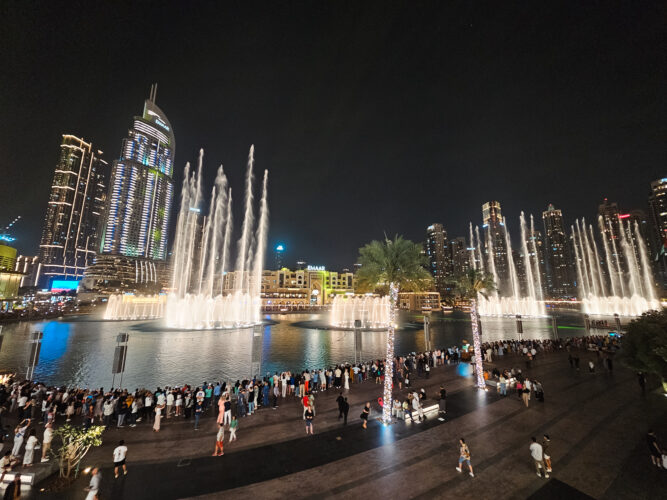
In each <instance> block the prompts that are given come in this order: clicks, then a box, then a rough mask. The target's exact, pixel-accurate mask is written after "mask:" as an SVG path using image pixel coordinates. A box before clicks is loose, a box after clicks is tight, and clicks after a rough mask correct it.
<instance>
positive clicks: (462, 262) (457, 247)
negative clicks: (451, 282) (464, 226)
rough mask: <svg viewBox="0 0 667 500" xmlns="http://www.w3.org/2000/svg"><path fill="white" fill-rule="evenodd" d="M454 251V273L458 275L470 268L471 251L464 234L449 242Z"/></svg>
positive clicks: (452, 251)
mask: <svg viewBox="0 0 667 500" xmlns="http://www.w3.org/2000/svg"><path fill="white" fill-rule="evenodd" d="M449 247H450V249H451V253H452V274H453V275H454V276H458V275H461V274H464V273H466V272H467V271H468V269H470V251H469V250H468V244H467V243H466V240H465V238H464V237H463V236H459V237H458V238H454V239H453V240H451V241H450V242H449Z"/></svg>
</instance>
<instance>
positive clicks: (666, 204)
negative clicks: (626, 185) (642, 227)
mask: <svg viewBox="0 0 667 500" xmlns="http://www.w3.org/2000/svg"><path fill="white" fill-rule="evenodd" d="M648 207H649V223H650V230H651V231H650V235H651V237H650V243H651V244H650V247H651V260H652V261H653V262H654V267H655V271H656V275H657V278H658V282H659V284H660V286H662V287H663V288H664V289H667V252H666V250H665V248H666V246H667V244H666V242H667V178H665V179H658V180H656V181H653V182H651V194H650V196H649V198H648Z"/></svg>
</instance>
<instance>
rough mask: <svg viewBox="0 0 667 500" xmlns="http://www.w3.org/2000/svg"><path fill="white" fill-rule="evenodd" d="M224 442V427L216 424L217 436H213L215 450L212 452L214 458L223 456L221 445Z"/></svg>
mask: <svg viewBox="0 0 667 500" xmlns="http://www.w3.org/2000/svg"><path fill="white" fill-rule="evenodd" d="M224 441H225V426H224V424H221V423H218V434H217V435H216V436H215V450H214V451H213V456H214V457H220V456H222V455H224V454H225V452H224V451H223V445H224Z"/></svg>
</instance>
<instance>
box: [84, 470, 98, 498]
mask: <svg viewBox="0 0 667 500" xmlns="http://www.w3.org/2000/svg"><path fill="white" fill-rule="evenodd" d="M101 482H102V473H101V472H100V469H98V468H97V467H95V468H93V470H92V472H91V476H90V483H88V487H87V488H86V489H85V491H87V492H88V495H87V496H86V500H97V498H98V497H97V492H98V491H100V483H101Z"/></svg>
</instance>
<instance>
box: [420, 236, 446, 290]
mask: <svg viewBox="0 0 667 500" xmlns="http://www.w3.org/2000/svg"><path fill="white" fill-rule="evenodd" d="M424 249H425V250H426V255H427V256H428V260H429V265H430V268H429V270H430V271H431V274H432V275H433V280H434V282H435V289H436V290H437V291H438V292H440V293H441V294H445V293H446V292H447V291H448V288H451V285H450V284H448V282H449V281H451V279H450V278H451V277H452V254H451V252H450V250H449V240H448V239H447V231H446V230H445V229H444V228H443V227H442V224H431V225H430V226H429V227H428V228H427V229H426V244H425V245H424Z"/></svg>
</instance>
